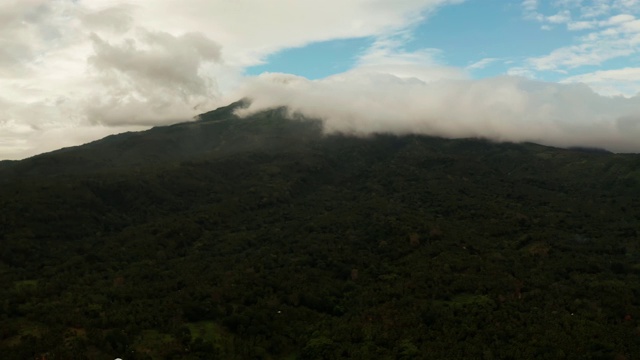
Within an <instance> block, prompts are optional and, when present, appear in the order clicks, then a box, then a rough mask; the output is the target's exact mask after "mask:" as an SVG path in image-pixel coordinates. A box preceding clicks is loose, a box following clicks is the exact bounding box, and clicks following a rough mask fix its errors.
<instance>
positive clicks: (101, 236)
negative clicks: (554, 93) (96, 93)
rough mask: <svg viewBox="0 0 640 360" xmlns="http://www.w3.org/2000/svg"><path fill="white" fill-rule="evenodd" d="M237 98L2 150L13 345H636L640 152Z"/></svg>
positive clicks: (442, 350)
mask: <svg viewBox="0 0 640 360" xmlns="http://www.w3.org/2000/svg"><path fill="white" fill-rule="evenodd" d="M234 106H241V104H236V105H234ZM231 109H232V108H223V109H219V110H216V111H214V112H211V113H208V114H204V115H203V116H202V117H201V119H200V120H199V121H197V122H194V123H188V124H179V125H174V126H169V127H161V128H155V129H152V130H150V131H148V132H142V133H130V134H124V135H120V136H113V137H109V138H106V139H103V140H101V141H98V142H95V143H92V144H89V145H86V146H83V147H78V148H71V149H65V150H61V151H58V152H54V153H50V154H45V155H42V156H38V157H34V158H31V159H28V160H24V161H20V162H7V163H3V164H2V166H1V167H0V183H1V185H2V186H1V187H0V208H1V209H2V212H1V213H0V301H1V303H0V305H1V307H0V353H1V354H2V358H3V359H35V358H42V357H43V356H44V357H46V358H47V359H109V360H112V359H114V358H115V357H122V358H123V359H125V360H131V359H216V358H219V359H414V358H424V359H532V358H536V359H563V358H566V359H635V358H638V357H640V323H639V322H638V319H639V318H640V265H639V264H640V232H639V230H638V224H639V223H640V178H639V177H638V174H639V173H640V157H639V156H638V155H616V154H609V153H606V152H602V151H585V150H584V149H574V150H561V149H554V148H549V147H543V146H539V145H535V144H520V145H518V144H494V143H490V142H486V141H482V140H474V139H463V140H445V139H439V138H430V137H423V136H404V137H396V136H388V135H378V136H373V137H370V138H355V137H348V136H340V135H331V136H325V135H322V134H321V127H320V126H319V124H318V123H317V122H312V121H289V120H284V119H283V118H282V110H274V111H271V112H265V113H261V114H257V115H256V116H253V117H251V118H247V119H236V118H234V116H233V115H232V112H231Z"/></svg>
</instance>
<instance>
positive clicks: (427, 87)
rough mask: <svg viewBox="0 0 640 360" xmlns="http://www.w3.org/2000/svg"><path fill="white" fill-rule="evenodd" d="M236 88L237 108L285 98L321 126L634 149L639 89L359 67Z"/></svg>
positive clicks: (268, 78)
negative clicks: (617, 92) (620, 91)
mask: <svg viewBox="0 0 640 360" xmlns="http://www.w3.org/2000/svg"><path fill="white" fill-rule="evenodd" d="M242 93H243V94H245V95H248V96H249V97H251V98H253V99H254V102H253V103H252V105H251V107H250V108H248V109H246V110H243V111H241V112H240V114H241V115H246V114H250V113H252V112H255V111H260V110H263V109H268V108H273V107H277V106H282V105H286V106H288V107H289V108H290V109H291V111H292V112H294V113H301V114H304V115H306V116H308V117H312V118H319V119H323V121H324V126H325V130H326V131H327V132H343V133H353V134H360V135H367V134H371V133H375V132H386V133H395V134H406V133H422V134H429V135H438V136H446V137H483V138H489V139H493V140H500V141H505V140H506V141H517V142H519V141H534V142H538V143H542V144H548V145H556V146H593V147H604V148H607V149H610V150H614V151H640V144H639V143H638V141H637V139H638V138H640V126H638V124H640V96H637V97H634V98H629V99H628V98H621V97H620V98H609V97H604V96H601V95H598V94H596V93H594V92H593V91H592V90H591V89H590V88H589V87H587V86H586V85H583V84H566V85H565V84H556V83H545V82H539V81H533V80H527V79H524V78H519V77H499V78H491V79H483V80H441V81H436V82H430V83H425V82H422V81H419V80H416V79H401V78H399V77H395V76H392V75H381V74H366V75H363V74H359V73H355V74H349V73H348V74H344V75H343V76H338V77H330V78H327V79H323V80H316V81H310V80H307V79H304V78H300V77H295V76H292V75H286V74H264V75H262V76H260V77H258V78H256V79H253V81H252V82H250V83H249V84H247V86H246V87H245V88H244V89H243V91H242ZM354 94H357V95H354Z"/></svg>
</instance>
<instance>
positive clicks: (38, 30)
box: [0, 0, 640, 159]
mask: <svg viewBox="0 0 640 360" xmlns="http://www.w3.org/2000/svg"><path fill="white" fill-rule="evenodd" d="M549 1H551V3H552V4H553V5H554V6H552V7H551V9H557V10H558V12H557V13H550V14H546V13H543V10H544V9H549V7H544V6H542V5H541V4H542V1H537V0H524V1H523V2H521V3H520V5H521V7H522V8H523V9H524V12H525V14H524V16H525V17H526V18H529V19H532V21H537V22H539V23H540V24H541V26H556V27H559V26H566V27H567V29H569V30H571V31H576V32H580V31H583V33H581V34H583V35H581V36H578V37H577V39H578V40H577V43H576V44H575V45H571V46H567V47H563V48H560V49H556V50H555V51H552V52H551V53H549V54H547V55H542V56H535V57H529V58H526V59H521V61H520V62H516V63H514V66H513V68H512V69H511V70H510V73H513V74H528V75H530V74H533V76H535V74H536V73H539V72H542V71H547V72H559V73H562V72H567V71H568V70H572V69H575V68H579V67H581V66H586V65H599V64H600V63H601V62H603V61H607V60H610V59H614V58H616V57H620V56H623V55H625V56H627V55H628V56H632V55H634V54H638V53H639V49H640V46H639V45H638V44H640V37H639V36H640V35H639V34H640V27H639V26H638V25H639V24H640V22H639V20H638V19H637V17H638V11H639V10H638V9H640V7H638V5H639V4H640V3H639V2H638V0H602V1H600V0H599V1H591V2H583V1H577V0H571V1H567V0H549ZM464 2H465V0H394V1H386V0H353V1H344V0H323V1H319V0H308V1H292V0H270V1H264V0H237V1H226V0H225V1H222V0H217V1H211V0H180V1H178V0H153V1H148V0H7V1H3V2H2V3H0V110H1V111H0V159H20V158H24V157H27V156H31V155H34V154H37V153H40V152H45V151H51V150H54V149H57V148H60V147H64V146H72V145H78V144H81V143H84V142H87V141H91V140H95V139H98V138H100V137H103V136H106V135H109V134H113V133H117V132H123V131H129V130H141V129H145V128H148V127H150V126H154V125H166V124H171V123H175V122H180V121H188V120H189V119H191V118H193V116H195V115H197V114H199V113H202V112H205V111H208V110H210V109H213V108H216V107H218V106H222V105H225V104H228V103H230V102H232V101H235V100H237V99H239V98H241V97H252V98H254V99H255V101H254V104H253V106H252V107H251V109H250V111H258V110H260V109H264V108H269V107H273V106H281V105H286V106H289V107H290V108H291V109H293V110H294V111H297V112H301V113H304V114H305V115H307V116H311V117H318V118H323V119H325V122H326V126H327V131H342V132H350V133H358V134H368V133H371V132H392V133H409V132H419V133H424V134H432V135H442V136H453V137H466V136H480V137H487V138H491V139H496V140H509V141H536V142H541V143H544V144H550V145H558V146H572V145H586V146H598V147H605V148H607V149H611V150H615V151H640V146H638V145H636V143H640V141H635V140H636V139H640V134H638V127H639V125H638V109H639V108H640V104H638V95H635V94H638V93H639V92H640V85H639V84H640V77H638V76H639V74H640V73H639V68H637V67H629V66H628V67H626V68H621V69H618V70H606V71H605V70H603V71H593V72H590V73H581V74H577V73H576V74H573V73H572V74H571V76H569V75H566V76H565V77H564V78H563V79H562V80H561V81H560V82H561V83H560V84H558V83H544V82H536V81H533V80H526V79H524V78H518V77H498V78H493V79H482V80H473V79H470V76H469V72H472V71H474V70H477V69H482V68H484V67H487V66H490V65H492V64H494V63H499V62H501V61H505V60H504V59H501V58H496V57H491V56H489V55H491V54H486V55H488V56H485V54H483V55H482V57H483V58H482V59H481V60H478V61H476V62H474V63H473V64H471V65H469V66H467V68H460V67H453V66H446V65H444V64H446V62H445V61H443V60H442V59H443V58H444V57H445V56H444V55H443V54H442V51H441V50H438V49H432V48H418V49H415V48H412V49H411V50H407V48H406V46H405V45H407V44H408V43H410V42H411V40H412V34H413V33H412V30H413V29H415V27H416V26H418V24H420V23H421V22H423V21H424V20H425V19H427V18H429V16H432V15H433V14H434V13H436V12H437V11H438V10H439V9H440V8H442V7H444V6H449V5H457V4H462V3H464ZM587 5H588V6H587ZM576 8H578V9H582V10H580V11H576V10H575V9H576ZM585 31H586V33H584V32H585ZM431 36H438V34H432V35H431ZM358 37H366V38H371V40H372V43H373V44H372V46H371V47H370V48H368V49H362V51H361V53H360V54H359V57H358V58H357V59H354V68H353V69H352V70H350V71H348V72H346V73H343V74H337V75H334V76H331V77H329V78H326V79H322V80H315V81H311V80H307V79H304V78H299V77H295V76H290V75H284V74H265V75H263V76H260V77H256V78H252V77H246V76H245V75H244V70H245V69H246V68H247V67H249V66H254V65H259V64H261V63H263V62H264V61H265V59H267V58H268V56H269V55H272V54H274V53H276V52H278V51H280V50H283V49H288V48H292V47H301V46H305V45H307V44H310V43H313V42H318V41H328V40H336V39H351V38H358ZM509 61H511V60H509ZM591 70H592V69H591ZM591 70H589V71H591ZM583 83H586V84H588V85H589V86H590V88H589V87H587V86H585V85H583ZM590 89H594V90H595V91H597V92H598V93H600V94H604V95H611V96H612V97H605V96H601V95H598V94H596V93H594V92H593V91H591V90H590ZM619 94H624V95H626V96H627V98H622V97H616V96H613V95H619Z"/></svg>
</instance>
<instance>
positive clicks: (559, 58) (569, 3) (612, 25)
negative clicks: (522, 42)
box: [516, 0, 640, 96]
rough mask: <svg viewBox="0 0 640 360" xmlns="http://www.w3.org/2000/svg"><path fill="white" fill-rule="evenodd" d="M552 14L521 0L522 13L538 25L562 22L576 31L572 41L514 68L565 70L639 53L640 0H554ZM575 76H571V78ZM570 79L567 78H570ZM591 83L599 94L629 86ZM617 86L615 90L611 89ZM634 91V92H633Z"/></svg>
mask: <svg viewBox="0 0 640 360" xmlns="http://www.w3.org/2000/svg"><path fill="white" fill-rule="evenodd" d="M548 5H552V7H551V8H555V9H558V10H557V12H556V14H554V15H547V14H544V13H543V12H541V11H540V7H539V6H538V2H537V1H524V2H523V3H522V7H523V10H524V12H525V17H526V18H527V19H532V20H534V21H537V22H540V23H541V24H542V25H541V26H542V27H547V28H548V29H551V28H550V27H549V26H551V25H554V24H561V23H562V24H566V26H567V30H569V31H579V32H581V34H582V35H581V36H578V37H576V39H575V41H574V43H573V44H571V45H568V46H563V47H560V48H557V49H554V50H552V51H550V52H549V53H548V54H545V55H541V56H534V57H530V58H528V59H526V60H525V61H524V62H523V63H522V64H520V65H519V66H517V67H516V69H517V70H518V71H519V72H520V73H522V74H525V73H527V74H531V76H532V77H544V76H540V73H544V72H554V73H561V74H568V73H569V72H575V71H576V70H577V69H580V68H583V67H593V66H603V65H605V64H606V63H608V62H610V61H613V60H622V59H625V60H627V61H632V57H634V56H635V57H637V56H638V55H640V20H638V19H636V17H637V16H639V15H640V1H638V0H599V1H580V0H555V1H549V2H548ZM574 80H575V79H574ZM571 81H573V80H568V82H571ZM590 84H594V89H595V90H596V91H599V92H600V93H601V94H607V95H621V94H622V95H626V96H629V94H630V93H631V90H630V88H629V86H628V85H629V83H628V81H624V80H623V79H620V83H618V84H613V83H610V84H609V85H607V86H603V84H596V82H590ZM616 89H619V91H618V92H615V91H616ZM633 94H635V93H633Z"/></svg>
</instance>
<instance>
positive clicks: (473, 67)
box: [467, 58, 500, 70]
mask: <svg viewBox="0 0 640 360" xmlns="http://www.w3.org/2000/svg"><path fill="white" fill-rule="evenodd" d="M499 60H500V59H498V58H484V59H480V60H479V61H476V62H474V63H473V64H471V65H469V66H467V70H479V69H484V68H486V67H487V66H489V65H490V64H493V63H494V62H496V61H499Z"/></svg>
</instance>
